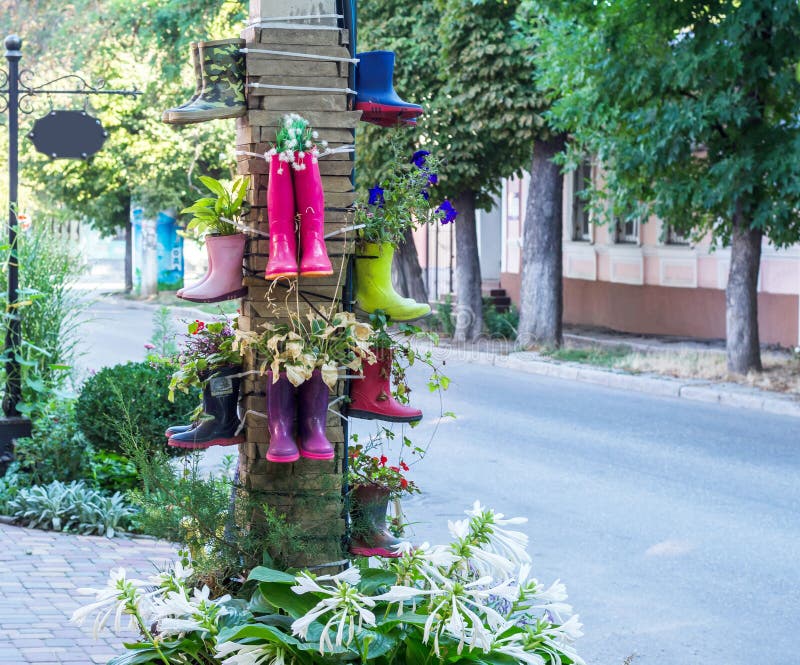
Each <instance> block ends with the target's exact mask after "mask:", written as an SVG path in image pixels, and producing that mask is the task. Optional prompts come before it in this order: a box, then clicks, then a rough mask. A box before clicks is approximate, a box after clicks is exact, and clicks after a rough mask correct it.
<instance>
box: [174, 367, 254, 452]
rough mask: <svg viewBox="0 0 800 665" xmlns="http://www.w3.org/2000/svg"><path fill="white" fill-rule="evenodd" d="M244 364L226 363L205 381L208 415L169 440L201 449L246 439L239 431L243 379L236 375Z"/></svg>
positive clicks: (231, 443) (204, 390) (204, 408)
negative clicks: (233, 365) (231, 365)
mask: <svg viewBox="0 0 800 665" xmlns="http://www.w3.org/2000/svg"><path fill="white" fill-rule="evenodd" d="M241 371H242V368H241V367H238V366H236V367H224V368H222V369H220V370H218V371H217V372H215V373H214V375H213V376H212V377H211V378H210V379H209V380H208V381H207V382H206V386H205V388H203V412H204V414H205V416H207V417H204V418H203V419H201V421H200V422H199V423H198V425H197V427H195V428H193V429H189V430H186V431H185V432H182V433H180V434H173V435H172V436H171V437H170V438H169V441H167V443H168V444H169V445H170V446H174V447H176V448H190V449H202V448H210V447H211V446H235V445H236V444H238V443H244V437H243V436H240V435H237V434H236V431H237V430H238V429H239V415H238V413H237V406H238V403H239V387H240V386H241V383H242V379H241V378H240V377H238V376H237V375H238V374H239V373H240V372H241Z"/></svg>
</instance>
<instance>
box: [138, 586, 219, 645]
mask: <svg viewBox="0 0 800 665" xmlns="http://www.w3.org/2000/svg"><path fill="white" fill-rule="evenodd" d="M230 599H231V597H230V596H227V595H226V596H222V597H220V598H216V599H214V600H212V599H211V590H210V589H209V588H208V587H207V586H204V587H203V588H202V589H194V591H193V592H192V596H191V598H190V597H189V596H188V595H187V593H186V589H183V588H182V589H180V590H179V591H170V592H169V593H167V594H166V595H165V596H164V597H163V598H158V599H156V600H155V601H153V605H152V608H151V609H150V613H149V619H150V621H152V622H154V623H158V630H159V632H160V633H165V634H171V635H174V634H178V633H185V632H191V631H201V630H203V631H205V630H209V629H210V628H211V627H212V626H214V625H216V622H217V620H218V619H219V617H221V616H223V615H224V614H227V613H228V608H227V607H225V603H227V602H228V601H229V600H230Z"/></svg>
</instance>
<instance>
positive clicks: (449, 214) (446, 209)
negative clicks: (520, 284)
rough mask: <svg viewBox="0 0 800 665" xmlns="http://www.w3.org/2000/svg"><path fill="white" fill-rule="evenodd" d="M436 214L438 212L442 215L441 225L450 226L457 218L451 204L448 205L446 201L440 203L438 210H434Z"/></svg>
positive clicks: (456, 213) (448, 202) (456, 212)
mask: <svg viewBox="0 0 800 665" xmlns="http://www.w3.org/2000/svg"><path fill="white" fill-rule="evenodd" d="M436 212H440V213H442V214H443V215H444V217H443V218H442V224H450V223H452V222H454V221H455V220H456V217H457V216H458V211H457V210H456V209H455V208H454V207H453V204H452V203H450V201H448V200H447V199H445V200H444V201H443V202H442V205H440V206H439V207H438V208H436Z"/></svg>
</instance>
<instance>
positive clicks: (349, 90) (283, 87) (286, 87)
mask: <svg viewBox="0 0 800 665" xmlns="http://www.w3.org/2000/svg"><path fill="white" fill-rule="evenodd" d="M247 87H248V88H264V89H265V90H303V91H310V92H344V93H347V94H348V95H355V94H356V91H355V90H353V89H352V88H319V87H316V86H307V85H274V84H272V83H248V84H247Z"/></svg>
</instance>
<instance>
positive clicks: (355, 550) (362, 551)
mask: <svg viewBox="0 0 800 665" xmlns="http://www.w3.org/2000/svg"><path fill="white" fill-rule="evenodd" d="M349 551H350V554H353V555H355V556H380V557H383V558H385V559H399V558H400V557H401V556H403V554H402V553H401V552H390V551H389V550H385V549H383V548H382V547H351V548H350V550H349Z"/></svg>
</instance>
